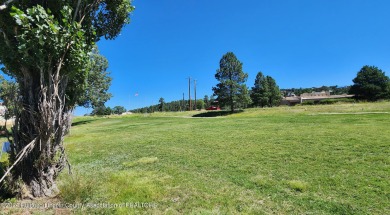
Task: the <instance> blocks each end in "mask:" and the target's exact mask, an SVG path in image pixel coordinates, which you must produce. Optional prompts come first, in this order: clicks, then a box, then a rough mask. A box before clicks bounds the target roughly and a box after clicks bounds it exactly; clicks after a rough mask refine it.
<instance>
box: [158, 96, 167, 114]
mask: <svg viewBox="0 0 390 215" xmlns="http://www.w3.org/2000/svg"><path fill="white" fill-rule="evenodd" d="M158 103H159V105H158V109H159V111H160V112H163V111H164V105H165V100H164V98H163V97H161V98H160V99H159V100H158Z"/></svg>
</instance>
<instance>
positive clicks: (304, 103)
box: [302, 101, 315, 105]
mask: <svg viewBox="0 0 390 215" xmlns="http://www.w3.org/2000/svg"><path fill="white" fill-rule="evenodd" d="M302 105H315V103H314V101H304V102H302Z"/></svg>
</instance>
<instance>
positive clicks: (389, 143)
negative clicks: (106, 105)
mask: <svg viewBox="0 0 390 215" xmlns="http://www.w3.org/2000/svg"><path fill="white" fill-rule="evenodd" d="M389 112H390V103H389V102H380V103H359V104H337V105H321V106H296V107H277V108H265V109H257V108H254V109H248V110H245V111H244V112H242V113H236V114H233V115H226V116H222V117H214V118H191V116H192V115H195V114H197V113H199V112H195V111H194V112H191V113H188V112H182V113H154V114H133V115H129V116H122V117H118V116H116V117H111V116H110V117H105V118H101V117H87V118H84V117H80V118H76V119H75V123H74V126H73V128H72V132H71V134H70V135H69V136H68V137H67V138H66V141H65V142H66V143H65V145H66V150H67V153H68V155H69V159H70V162H71V163H72V165H73V170H74V171H76V172H77V173H76V176H66V174H65V173H64V174H62V175H61V177H60V183H61V184H62V185H63V187H62V188H61V189H62V194H61V195H62V196H64V197H63V198H64V201H65V200H66V201H70V200H69V199H72V198H74V199H76V200H75V201H76V202H93V203H97V202H109V203H117V204H119V203H135V202H152V203H155V204H156V207H149V208H126V207H120V208H115V209H109V210H108V209H107V210H104V209H100V210H97V211H94V210H91V209H88V210H87V209H79V210H74V212H76V213H80V214H83V213H93V212H96V213H98V212H99V213H118V214H129V213H145V214H237V213H244V214H271V213H275V214H386V213H387V212H388V211H390V204H389V202H390V156H389V155H390V131H389V128H390V121H389V116H390V114H389ZM72 177H73V178H72ZM64 186H65V187H64ZM90 189H92V190H93V191H91V192H86V191H88V190H90ZM78 190H80V192H79V193H78ZM74 191H75V192H74ZM67 195H68V196H67ZM72 195H73V196H75V197H72ZM65 196H67V199H65V198H66V197H65Z"/></svg>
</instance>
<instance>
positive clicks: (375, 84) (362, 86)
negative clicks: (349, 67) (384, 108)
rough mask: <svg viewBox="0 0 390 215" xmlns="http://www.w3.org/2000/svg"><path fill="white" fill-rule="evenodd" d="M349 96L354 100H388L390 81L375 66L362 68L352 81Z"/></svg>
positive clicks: (389, 96)
mask: <svg viewBox="0 0 390 215" xmlns="http://www.w3.org/2000/svg"><path fill="white" fill-rule="evenodd" d="M352 81H353V83H354V85H352V87H351V89H350V91H349V92H350V94H354V95H355V98H356V99H359V100H367V101H377V100H379V99H388V98H390V80H389V77H387V76H386V75H385V73H384V72H383V71H382V70H380V69H379V68H378V67H376V66H364V67H363V68H362V69H361V70H360V71H359V72H358V73H357V76H356V78H354V79H353V80H352Z"/></svg>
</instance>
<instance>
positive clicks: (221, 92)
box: [213, 52, 250, 112]
mask: <svg viewBox="0 0 390 215" xmlns="http://www.w3.org/2000/svg"><path fill="white" fill-rule="evenodd" d="M215 78H216V79H217V80H218V81H219V83H218V84H217V86H215V87H213V91H214V95H216V96H217V97H218V98H217V100H218V102H219V104H220V105H221V106H225V105H226V106H229V107H230V110H231V112H234V109H235V107H240V106H241V107H245V105H246V104H248V103H249V102H250V98H249V95H248V88H247V86H246V85H245V82H246V80H247V78H248V74H247V73H244V72H243V71H242V63H241V62H240V61H239V60H238V59H237V57H236V56H235V55H234V54H233V53H232V52H228V53H226V54H225V55H223V56H222V58H221V60H220V62H219V69H218V70H217V72H216V74H215Z"/></svg>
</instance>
